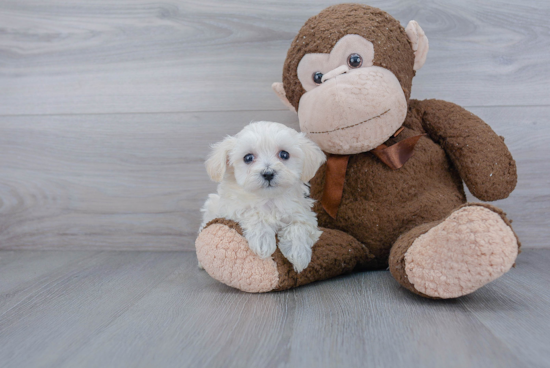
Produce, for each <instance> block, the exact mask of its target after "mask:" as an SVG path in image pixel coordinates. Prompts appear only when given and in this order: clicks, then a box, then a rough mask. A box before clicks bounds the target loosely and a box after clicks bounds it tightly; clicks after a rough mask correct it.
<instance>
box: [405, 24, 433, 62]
mask: <svg viewBox="0 0 550 368" xmlns="http://www.w3.org/2000/svg"><path fill="white" fill-rule="evenodd" d="M405 32H407V36H409V40H411V44H412V49H413V51H414V67H413V69H414V70H419V69H420V68H422V66H423V65H424V63H425V62H426V57H427V56H428V48H429V46H428V37H426V34H425V33H424V31H423V30H422V28H420V25H419V24H418V23H417V22H416V21H415V20H411V21H410V22H409V24H407V28H405Z"/></svg>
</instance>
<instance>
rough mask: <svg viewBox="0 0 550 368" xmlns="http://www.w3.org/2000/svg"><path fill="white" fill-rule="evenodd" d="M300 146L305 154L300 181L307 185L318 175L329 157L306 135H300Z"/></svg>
mask: <svg viewBox="0 0 550 368" xmlns="http://www.w3.org/2000/svg"><path fill="white" fill-rule="evenodd" d="M299 134H300V137H299V145H300V149H301V150H302V152H304V166H303V167H302V176H301V177H300V179H301V180H302V181H303V182H304V183H307V182H308V181H310V180H311V179H312V178H313V177H314V176H315V173H317V170H318V169H319V167H320V166H321V165H322V164H323V163H324V162H325V161H326V160H327V157H326V156H325V154H324V153H323V151H321V148H319V146H318V145H316V144H315V143H313V141H312V140H311V139H309V138H307V137H306V135H305V134H304V133H299Z"/></svg>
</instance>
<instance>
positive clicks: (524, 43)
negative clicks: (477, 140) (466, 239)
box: [0, 0, 550, 115]
mask: <svg viewBox="0 0 550 368" xmlns="http://www.w3.org/2000/svg"><path fill="white" fill-rule="evenodd" d="M339 2H340V1H339V0H330V1H315V2H311V1H308V2H305V1H304V2H295V1H288V0H287V1H278V0H277V1H275V0H269V1H249V0H246V1H230V2H228V1H222V0H206V1H200V2H197V1H180V0H166V1H163V2H161V3H156V2H152V1H150V0H117V1H114V2H113V1H109V2H106V1H100V2H89V1H85V0H50V1H48V2H47V3H44V2H43V1H39V0H4V1H2V2H1V3H0V24H1V28H0V114H1V115H21V114H69V113H70V114H82V113H128V112H133V113H138V112H144V113H151V112H182V111H226V110H231V111H236V110H272V109H276V110H282V109H284V107H283V105H282V104H281V103H280V102H279V101H278V100H277V98H276V97H274V96H273V94H272V92H271V88H270V86H271V83H272V82H275V81H280V80H281V73H282V65H283V61H284V58H285V56H286V50H287V48H288V46H289V44H290V42H291V40H292V38H293V37H294V35H295V34H296V32H297V31H298V29H299V28H300V27H301V26H302V24H303V23H304V22H305V21H306V19H308V18H309V17H311V16H313V15H315V14H316V13H318V12H319V11H320V10H322V9H323V8H325V7H326V6H328V5H331V4H335V3H339ZM368 3H369V4H370V5H373V6H378V7H381V8H383V9H384V10H386V11H388V12H389V13H390V14H392V15H393V16H395V17H396V18H397V19H399V20H400V21H401V23H402V24H403V25H406V24H407V22H408V21H409V20H411V19H415V20H417V21H418V22H419V23H420V24H421V26H422V27H423V29H424V30H425V31H426V33H427V35H428V37H429V39H430V53H429V55H428V61H427V63H426V65H425V66H424V68H423V69H422V70H421V71H420V72H419V73H418V76H417V77H416V78H415V84H414V88H413V97H417V98H441V99H445V100H449V101H452V102H455V103H458V104H461V105H464V106H489V105H498V106H500V105H548V104H549V103H550V96H549V94H548V87H547V86H548V84H549V82H550V71H549V67H548V65H550V53H548V52H547V50H548V47H549V46H550V35H549V26H548V22H547V20H548V18H549V17H550V3H549V2H546V1H539V0H522V1H518V0H506V1H487V2H479V1H475V0H467V1H464V0H452V1H445V2H440V3H438V2H429V3H426V2H425V1H420V0H417V1H413V0H392V1H382V0H372V1H368Z"/></svg>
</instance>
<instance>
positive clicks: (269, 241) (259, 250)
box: [245, 231, 277, 258]
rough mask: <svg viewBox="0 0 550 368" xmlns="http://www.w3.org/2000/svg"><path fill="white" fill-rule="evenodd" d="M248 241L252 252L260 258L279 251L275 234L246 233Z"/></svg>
mask: <svg viewBox="0 0 550 368" xmlns="http://www.w3.org/2000/svg"><path fill="white" fill-rule="evenodd" d="M245 238H246V240H248V246H249V247H250V250H251V251H253V252H254V253H256V254H257V255H258V256H260V258H267V257H269V256H271V255H272V254H273V253H274V252H275V249H277V240H276V239H275V233H274V232H260V233H255V232H252V231H250V232H246V234H245Z"/></svg>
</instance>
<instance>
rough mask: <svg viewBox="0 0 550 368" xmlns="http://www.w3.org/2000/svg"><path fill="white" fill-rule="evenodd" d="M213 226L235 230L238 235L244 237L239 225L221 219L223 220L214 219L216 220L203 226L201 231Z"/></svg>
mask: <svg viewBox="0 0 550 368" xmlns="http://www.w3.org/2000/svg"><path fill="white" fill-rule="evenodd" d="M214 224H221V225H225V226H227V227H228V228H230V229H233V230H235V231H236V232H237V233H239V235H241V236H244V235H243V229H242V228H241V225H239V224H238V223H236V222H235V221H233V220H227V219H223V218H216V219H214V220H212V221H210V222H209V223H207V224H206V225H204V228H203V230H204V229H206V228H207V227H208V226H210V225H214Z"/></svg>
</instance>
